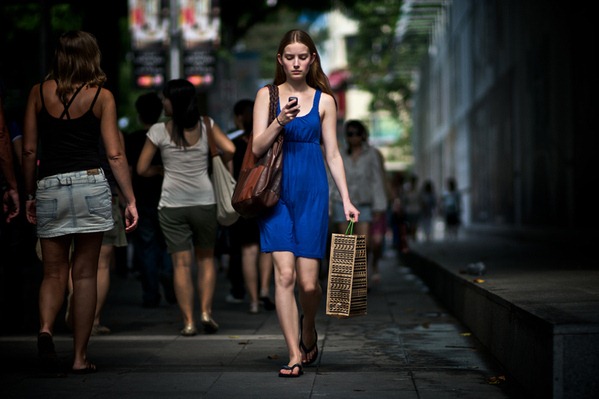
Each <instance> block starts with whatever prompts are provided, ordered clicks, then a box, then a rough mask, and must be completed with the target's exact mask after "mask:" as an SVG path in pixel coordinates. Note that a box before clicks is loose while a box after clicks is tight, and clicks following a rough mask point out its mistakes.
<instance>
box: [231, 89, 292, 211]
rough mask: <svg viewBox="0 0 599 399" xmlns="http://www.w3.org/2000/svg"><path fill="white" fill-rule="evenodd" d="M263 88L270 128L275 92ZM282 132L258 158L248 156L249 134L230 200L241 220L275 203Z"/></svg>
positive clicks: (279, 192)
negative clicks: (268, 97) (266, 91)
mask: <svg viewBox="0 0 599 399" xmlns="http://www.w3.org/2000/svg"><path fill="white" fill-rule="evenodd" d="M267 86H268V89H269V91H270V107H269V118H268V124H269V125H270V123H272V121H273V120H274V119H275V117H276V113H277V103H278V101H279V89H278V87H277V86H276V85H273V84H269V85H267ZM284 132H285V130H284V129H283V130H282V131H281V133H279V135H278V136H277V138H276V139H275V141H274V142H273V144H272V146H271V147H270V148H269V149H268V150H267V151H266V152H265V153H264V154H263V155H262V156H261V157H259V158H258V157H256V156H255V155H254V153H253V152H252V142H253V133H252V134H250V137H249V141H248V146H247V150H246V151H245V154H244V156H243V163H242V164H241V170H240V172H239V176H238V178H237V185H236V186H235V191H234V192H233V198H232V200H231V202H232V204H233V208H235V210H236V211H237V212H238V213H239V214H240V215H241V216H243V217H245V218H250V217H255V216H259V215H260V214H261V213H262V212H264V211H265V210H267V209H268V208H271V207H273V206H274V205H276V203H277V202H278V201H279V198H280V196H281V177H282V175H283V136H284Z"/></svg>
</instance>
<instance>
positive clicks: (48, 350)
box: [37, 332, 56, 359]
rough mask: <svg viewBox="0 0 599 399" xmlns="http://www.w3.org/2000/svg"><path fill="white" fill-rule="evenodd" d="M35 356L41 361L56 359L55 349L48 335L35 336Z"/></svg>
mask: <svg viewBox="0 0 599 399" xmlns="http://www.w3.org/2000/svg"><path fill="white" fill-rule="evenodd" d="M37 354H38V356H39V357H40V358H42V359H54V358H56V349H54V341H53V340H52V335H51V334H50V333H47V332H41V333H39V334H38V335H37Z"/></svg>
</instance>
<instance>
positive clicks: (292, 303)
mask: <svg viewBox="0 0 599 399" xmlns="http://www.w3.org/2000/svg"><path fill="white" fill-rule="evenodd" d="M272 258H273V262H274V269H275V301H276V303H277V316H278V318H279V324H280V326H281V330H282V331H283V337H284V338H285V343H286V344H287V350H288V351H289V363H288V364H287V365H288V366H293V365H294V364H297V363H299V364H301V362H302V353H301V351H300V348H299V326H298V319H299V315H298V309H297V302H296V300H295V282H296V272H295V257H294V256H293V254H292V253H291V252H273V253H272ZM288 372H289V373H290V372H292V370H291V371H288Z"/></svg>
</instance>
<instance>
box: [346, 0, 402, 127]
mask: <svg viewBox="0 0 599 399" xmlns="http://www.w3.org/2000/svg"><path fill="white" fill-rule="evenodd" d="M346 13H347V15H348V16H349V17H350V18H352V19H354V20H356V21H358V33H357V34H356V35H355V36H354V37H352V38H350V39H349V40H350V43H349V45H348V61H349V65H350V72H351V83H352V84H353V85H355V86H356V87H358V88H360V89H362V90H365V91H368V92H370V93H372V95H373V99H374V100H373V102H372V104H371V108H372V110H373V111H377V110H385V111H389V112H391V114H392V115H393V116H395V117H399V113H400V111H401V109H402V108H403V107H404V104H405V101H407V100H408V99H409V98H410V96H411V93H410V86H409V83H410V82H409V80H408V79H407V78H406V77H405V76H402V75H401V74H400V73H398V65H397V56H396V50H397V49H396V26H397V22H398V20H399V17H400V13H401V10H400V3H399V2H398V1H396V0H360V1H358V2H357V3H356V4H355V6H354V7H353V8H352V9H351V10H347V11H346Z"/></svg>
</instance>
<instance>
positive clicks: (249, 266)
mask: <svg viewBox="0 0 599 399" xmlns="http://www.w3.org/2000/svg"><path fill="white" fill-rule="evenodd" d="M241 263H242V268H243V279H244V281H245V286H246V289H247V292H248V294H249V297H250V312H253V311H255V312H257V311H258V244H250V245H245V246H243V247H241Z"/></svg>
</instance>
